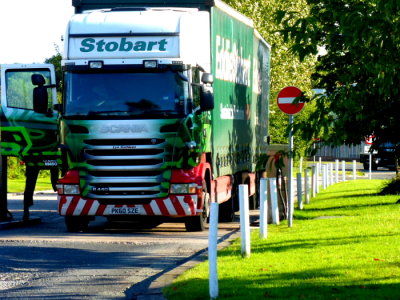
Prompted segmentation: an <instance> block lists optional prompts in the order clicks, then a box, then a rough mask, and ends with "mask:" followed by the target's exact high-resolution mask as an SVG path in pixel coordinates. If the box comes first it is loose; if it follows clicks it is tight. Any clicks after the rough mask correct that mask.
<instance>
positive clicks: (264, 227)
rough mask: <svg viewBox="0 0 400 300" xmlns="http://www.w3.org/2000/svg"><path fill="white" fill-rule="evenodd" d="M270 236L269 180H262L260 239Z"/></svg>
mask: <svg viewBox="0 0 400 300" xmlns="http://www.w3.org/2000/svg"><path fill="white" fill-rule="evenodd" d="M267 236H268V179H267V178H261V179H260V238H261V239H265V238H267Z"/></svg>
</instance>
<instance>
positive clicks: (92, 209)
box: [58, 195, 202, 217]
mask: <svg viewBox="0 0 400 300" xmlns="http://www.w3.org/2000/svg"><path fill="white" fill-rule="evenodd" d="M58 212H59V214H60V215H61V216H112V215H144V216H168V217H185V216H194V215H197V214H199V213H201V212H202V210H199V209H197V195H184V196H175V195H171V196H169V197H168V198H162V199H155V200H152V201H151V202H150V203H149V204H130V205H118V204H100V202H99V201H98V200H93V199H84V198H81V196H79V195H78V196H65V195H58Z"/></svg>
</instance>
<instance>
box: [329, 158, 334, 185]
mask: <svg viewBox="0 0 400 300" xmlns="http://www.w3.org/2000/svg"><path fill="white" fill-rule="evenodd" d="M329 165H330V168H329V170H330V172H331V176H330V180H331V182H330V185H332V184H334V183H335V178H334V177H333V163H330V164H329Z"/></svg>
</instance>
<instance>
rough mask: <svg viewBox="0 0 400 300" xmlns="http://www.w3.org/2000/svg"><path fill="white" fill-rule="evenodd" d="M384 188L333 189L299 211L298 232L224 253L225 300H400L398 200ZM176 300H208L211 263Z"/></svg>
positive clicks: (368, 183)
mask: <svg viewBox="0 0 400 300" xmlns="http://www.w3.org/2000/svg"><path fill="white" fill-rule="evenodd" d="M382 184H383V181H380V180H358V181H347V182H343V183H339V184H336V185H332V186H330V187H328V188H327V189H326V190H325V191H323V192H320V193H319V194H318V195H317V196H316V197H315V198H313V199H311V202H310V204H308V205H306V206H305V209H304V210H303V211H298V210H297V211H296V212H295V216H294V221H293V227H292V228H288V226H287V223H286V222H283V223H281V225H278V226H277V225H269V226H268V238H267V239H264V240H261V239H259V237H258V236H259V232H258V230H255V231H253V232H252V245H251V248H252V249H251V256H250V257H249V258H242V257H241V254H240V241H239V240H236V241H235V242H234V243H233V244H232V246H230V247H228V248H226V249H224V250H222V251H219V253H218V277H219V298H218V299H246V300H247V299H368V298H369V299H400V239H399V236H400V221H399V220H400V204H395V203H396V201H397V200H398V198H399V196H378V195H377V192H378V190H379V188H380V187H381V185H382ZM164 295H165V296H166V297H167V299H169V300H174V299H209V292H208V262H205V263H201V264H199V265H198V266H196V267H195V268H194V269H191V270H189V271H187V272H186V273H184V274H183V275H182V276H180V277H179V278H177V279H176V280H175V281H174V283H173V284H172V285H171V286H169V287H167V288H165V289H164Z"/></svg>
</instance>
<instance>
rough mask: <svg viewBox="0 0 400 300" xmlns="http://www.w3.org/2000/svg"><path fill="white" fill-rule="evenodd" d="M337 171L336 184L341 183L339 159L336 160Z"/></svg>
mask: <svg viewBox="0 0 400 300" xmlns="http://www.w3.org/2000/svg"><path fill="white" fill-rule="evenodd" d="M335 171H336V174H335V183H339V160H338V159H336V160H335Z"/></svg>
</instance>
